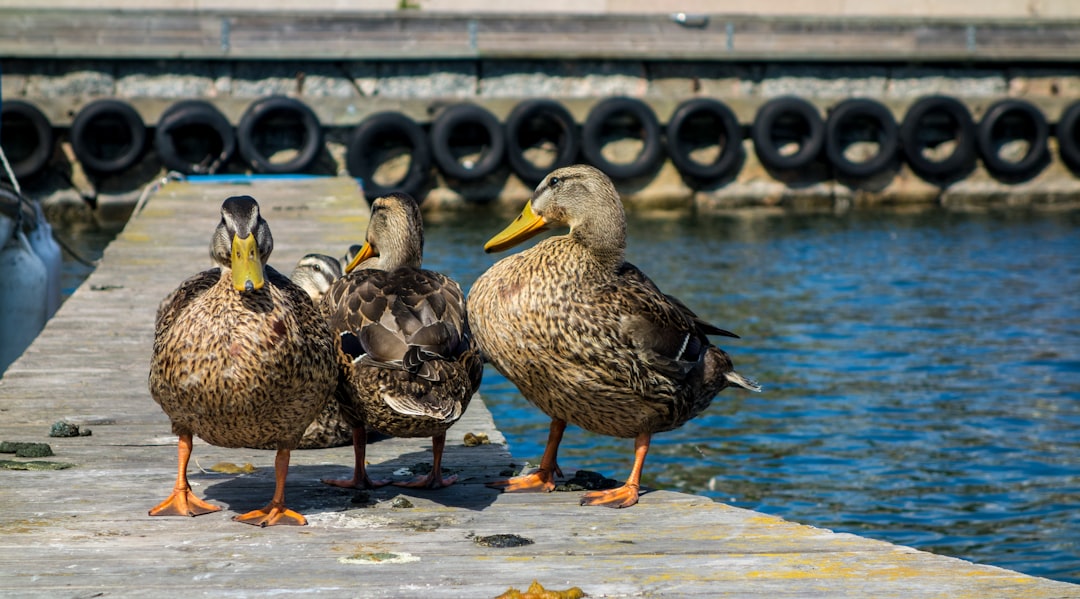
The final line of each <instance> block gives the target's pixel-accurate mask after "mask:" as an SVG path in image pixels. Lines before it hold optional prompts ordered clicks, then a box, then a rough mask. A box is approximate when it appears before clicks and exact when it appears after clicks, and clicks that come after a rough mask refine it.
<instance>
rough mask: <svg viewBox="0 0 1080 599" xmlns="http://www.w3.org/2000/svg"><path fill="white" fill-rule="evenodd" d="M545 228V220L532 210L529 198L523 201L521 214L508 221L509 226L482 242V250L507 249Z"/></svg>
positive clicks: (498, 250) (499, 250) (496, 250)
mask: <svg viewBox="0 0 1080 599" xmlns="http://www.w3.org/2000/svg"><path fill="white" fill-rule="evenodd" d="M545 229H547V221H545V220H544V217H542V216H540V215H538V214H536V213H535V212H533V209H532V200H529V201H528V202H525V207H524V208H522V209H521V214H519V215H518V217H517V218H515V219H514V222H512V223H510V226H508V227H506V228H505V229H503V230H502V232H501V233H499V234H498V235H496V236H495V237H492V238H491V239H490V240H489V241H488V242H487V243H485V244H484V251H485V252H487V253H489V254H490V253H491V252H501V251H503V250H508V249H510V248H512V247H514V246H515V245H517V244H519V243H521V242H523V241H525V240H527V239H529V238H530V237H532V236H533V235H536V234H537V233H539V232H541V231H543V230H545Z"/></svg>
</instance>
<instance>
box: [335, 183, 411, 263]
mask: <svg viewBox="0 0 1080 599" xmlns="http://www.w3.org/2000/svg"><path fill="white" fill-rule="evenodd" d="M423 257H424V223H423V221H422V220H421V218H420V206H418V205H417V204H416V200H414V199H413V198H412V196H410V195H409V194H407V193H404V192H400V191H395V192H392V193H389V194H387V195H384V196H382V197H379V198H376V199H375V201H374V202H372V203H371V220H369V221H368V228H367V238H366V239H365V241H364V246H363V247H361V248H360V251H358V252H357V253H356V255H355V256H353V259H352V260H350V261H349V263H348V264H347V265H345V272H346V273H350V272H352V271H353V270H354V269H355V268H356V267H357V266H359V265H360V263H361V262H364V261H365V260H368V259H370V258H377V261H376V262H375V263H374V265H373V266H372V268H377V269H379V270H394V269H395V268H400V267H402V266H411V267H413V268H420V263H421V261H422V260H423Z"/></svg>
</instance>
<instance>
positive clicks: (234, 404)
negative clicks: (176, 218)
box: [150, 196, 338, 526]
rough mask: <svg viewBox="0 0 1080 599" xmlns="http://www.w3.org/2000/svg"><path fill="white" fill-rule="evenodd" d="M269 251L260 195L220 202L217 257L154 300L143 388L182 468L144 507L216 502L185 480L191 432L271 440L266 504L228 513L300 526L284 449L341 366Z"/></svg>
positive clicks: (207, 437)
mask: <svg viewBox="0 0 1080 599" xmlns="http://www.w3.org/2000/svg"><path fill="white" fill-rule="evenodd" d="M273 249H274V241H273V238H272V237H271V235H270V228H269V226H267V224H266V221H265V220H263V218H262V217H261V216H260V215H259V205H258V203H257V202H256V201H255V200H254V199H252V198H250V197H247V196H238V197H231V198H229V199H227V200H225V202H224V203H223V204H222V205H221V222H220V224H218V226H217V229H216V230H215V231H214V235H213V237H212V239H211V241H210V256H211V258H212V259H213V261H214V262H215V263H217V265H218V267H217V268H213V269H211V270H207V271H205V272H202V273H199V274H197V275H195V276H193V277H191V278H190V279H188V280H186V281H184V282H183V283H182V284H181V285H180V287H178V288H177V289H176V290H175V291H173V292H172V294H170V295H169V296H168V297H166V298H165V299H164V300H163V301H162V303H161V306H160V307H159V308H158V312H157V321H156V326H155V331H154V353H153V357H152V359H151V363H150V393H151V395H152V396H153V398H154V401H156V402H157V403H158V404H160V405H161V408H162V410H164V411H165V413H166V414H168V416H169V418H170V420H172V430H173V432H174V433H176V435H177V436H178V437H179V444H178V449H177V453H178V456H179V472H178V474H177V478H176V486H175V488H174V489H173V492H172V494H171V495H170V496H169V497H168V499H166V500H165V501H164V502H162V503H161V504H159V505H158V506H157V507H155V508H154V509H152V510H150V515H151V516H197V515H200V514H206V513H210V512H216V511H218V510H220V509H221V508H220V507H218V506H215V505H212V504H210V503H207V502H205V501H203V500H201V499H199V498H198V497H196V496H195V494H194V493H193V492H192V490H191V486H190V485H189V484H188V479H187V465H188V460H189V458H190V457H191V446H192V436H193V435H198V436H199V437H200V438H201V439H203V440H204V441H206V442H207V443H210V444H212V445H218V446H220V447H250V448H255V449H276V450H277V457H276V458H275V460H274V474H275V483H276V487H275V489H274V496H273V498H272V499H271V500H270V503H269V504H268V505H267V506H266V507H265V508H263V509H258V510H254V511H251V512H248V513H246V514H243V515H239V516H236V517H234V518H233V519H234V520H237V521H239V522H245V523H247V524H254V525H258V526H271V525H275V524H296V525H303V524H306V520H305V519H304V517H303V516H302V515H300V514H298V513H296V512H294V511H292V510H290V509H288V508H287V507H286V506H285V478H286V475H287V474H288V470H289V457H290V452H291V450H293V449H295V448H296V447H297V445H298V443H299V442H300V439H301V437H302V436H303V434H304V430H305V429H306V428H307V427H308V425H309V424H310V423H311V422H312V420H313V419H314V418H315V416H316V415H317V414H319V412H320V410H322V409H323V407H324V406H325V405H326V404H327V402H328V401H330V398H331V395H332V393H333V391H334V387H335V385H336V384H337V378H338V371H337V366H336V364H337V363H336V360H335V354H334V341H333V338H332V336H331V335H330V331H329V329H328V328H327V326H326V322H325V321H324V320H323V319H322V317H321V316H320V315H319V312H318V311H317V309H316V308H315V306H314V305H313V304H312V303H311V300H310V298H309V297H308V296H307V294H306V293H305V292H304V290H303V289H301V288H300V287H298V286H297V285H295V284H294V283H293V282H292V281H290V280H289V279H288V278H287V277H285V276H284V275H282V274H280V273H278V272H277V271H276V270H274V269H273V268H271V267H269V266H267V265H266V261H267V259H268V258H269V257H270V253H271V251H273Z"/></svg>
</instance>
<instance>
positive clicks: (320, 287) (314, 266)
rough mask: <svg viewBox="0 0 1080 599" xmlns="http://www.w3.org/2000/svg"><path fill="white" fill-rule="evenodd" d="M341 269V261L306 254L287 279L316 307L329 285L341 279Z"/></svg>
mask: <svg viewBox="0 0 1080 599" xmlns="http://www.w3.org/2000/svg"><path fill="white" fill-rule="evenodd" d="M341 269H342V266H341V261H339V260H338V259H337V258H334V257H333V256H327V255H326V254H307V255H305V256H304V257H302V258H300V260H298V261H297V262H296V267H294V268H293V271H292V274H291V275H289V278H290V279H292V282H293V283H296V284H297V285H299V286H300V288H301V289H303V290H304V291H306V292H307V294H308V296H309V297H311V301H312V303H314V304H315V305H316V306H318V305H319V303H320V302H322V298H323V296H324V295H326V291H327V290H328V289H330V285H332V284H333V283H334V281H336V280H338V279H340V278H341V274H342V270H341Z"/></svg>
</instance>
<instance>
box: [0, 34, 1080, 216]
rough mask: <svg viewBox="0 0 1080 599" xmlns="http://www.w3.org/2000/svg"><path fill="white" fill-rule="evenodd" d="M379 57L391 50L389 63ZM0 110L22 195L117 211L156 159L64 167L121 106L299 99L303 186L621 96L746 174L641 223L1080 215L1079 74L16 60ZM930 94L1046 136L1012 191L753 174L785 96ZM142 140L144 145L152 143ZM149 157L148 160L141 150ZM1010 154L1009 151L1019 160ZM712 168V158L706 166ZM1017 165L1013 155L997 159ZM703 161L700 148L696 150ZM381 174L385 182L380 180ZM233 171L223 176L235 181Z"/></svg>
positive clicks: (651, 196) (232, 113)
mask: <svg viewBox="0 0 1080 599" xmlns="http://www.w3.org/2000/svg"><path fill="white" fill-rule="evenodd" d="M386 53H387V54H392V53H393V52H392V49H387V50H386ZM0 81H2V85H3V99H4V100H12V99H18V100H23V101H26V102H29V103H32V104H34V105H35V106H37V107H38V108H40V109H41V110H42V112H43V113H44V114H45V115H46V117H47V118H48V119H49V122H50V123H51V125H52V127H53V128H54V129H55V131H56V133H57V134H58V144H57V149H56V152H55V154H54V156H52V158H51V159H50V165H49V169H48V173H47V174H45V175H43V176H39V177H35V178H34V179H33V180H31V181H27V182H24V185H26V186H27V188H28V191H29V192H30V193H31V194H33V195H42V196H54V195H57V194H60V195H63V194H70V193H78V194H81V195H82V196H95V197H102V198H113V199H119V201H120V202H121V203H123V202H125V201H130V200H131V198H133V197H137V195H138V193H139V191H140V190H141V189H142V188H143V187H144V186H145V185H146V184H148V183H150V182H152V181H154V180H156V179H157V178H159V177H160V176H161V175H162V174H163V169H162V166H161V162H160V160H159V159H158V158H157V157H156V156H155V151H154V149H153V147H149V148H148V149H149V151H148V152H147V153H146V154H145V156H144V157H143V158H142V160H140V161H139V164H138V165H137V166H136V167H133V168H131V169H129V170H128V171H125V172H123V173H120V174H114V175H110V176H107V177H102V176H98V175H94V174H93V173H89V174H88V173H86V172H84V169H82V168H81V166H80V165H79V164H78V161H77V160H76V159H75V158H74V156H73V153H72V152H71V148H70V143H69V141H70V140H68V139H66V137H65V136H66V135H67V134H68V133H69V132H70V127H71V124H72V120H73V119H74V117H75V116H76V115H77V114H78V112H79V110H80V109H81V108H82V107H83V106H85V105H86V104H87V103H89V102H90V101H92V100H94V99H98V98H118V99H121V100H124V101H125V102H127V103H129V104H131V105H132V106H133V107H134V108H135V110H136V111H137V112H138V113H139V115H140V116H141V118H142V120H143V121H144V122H145V123H146V125H147V126H148V127H153V126H154V125H155V124H156V123H157V121H158V119H159V118H160V117H161V115H162V113H163V112H164V111H165V110H166V109H167V108H168V107H169V106H171V105H173V104H174V103H176V102H177V101H179V100H182V99H188V98H201V99H206V100H208V101H210V102H212V103H213V104H214V105H215V106H217V107H218V108H219V109H220V110H221V112H222V113H223V114H224V115H225V116H226V118H228V120H229V121H230V122H231V123H232V124H233V125H236V124H238V122H239V121H240V119H241V117H242V115H243V113H244V111H245V110H246V109H247V108H248V106H249V105H251V103H252V102H254V101H256V100H258V99H260V98H264V97H267V96H270V95H285V96H290V97H294V98H297V99H299V100H301V101H303V102H304V103H305V104H307V105H308V106H310V107H311V108H312V110H313V111H314V112H315V114H316V115H317V117H318V119H319V122H320V123H321V125H322V127H323V129H324V132H325V136H326V144H325V146H326V149H325V151H324V152H321V153H320V156H319V158H318V160H317V161H316V162H315V163H314V164H313V165H312V166H310V167H309V168H307V169H306V171H305V172H309V173H315V174H332V175H347V174H348V169H347V166H346V156H345V153H346V151H345V145H346V143H347V140H348V137H349V135H350V133H351V132H352V130H353V129H354V128H355V127H356V126H357V125H358V124H359V123H362V122H363V121H364V120H365V119H366V118H367V117H369V116H370V115H372V114H374V113H376V112H380V111H396V112H400V113H402V114H404V115H406V116H408V117H409V118H410V119H413V120H415V121H416V122H417V123H419V124H420V125H421V126H422V127H424V128H425V129H427V128H430V126H431V123H432V120H433V119H434V118H435V117H436V115H437V114H438V113H439V112H440V110H441V109H442V108H444V107H446V106H448V105H452V104H457V103H464V102H467V103H475V104H479V105H481V106H483V107H485V108H487V109H488V110H490V111H491V113H492V114H494V115H495V116H496V117H497V118H498V119H499V121H500V122H505V119H506V117H507V115H508V114H509V113H510V112H511V110H512V109H513V108H514V106H516V105H517V104H518V103H519V102H521V101H523V100H526V99H530V98H552V99H556V100H558V101H559V102H561V103H562V104H563V105H565V106H566V108H567V109H568V110H569V111H570V113H571V114H572V115H573V117H574V120H575V121H576V122H577V124H578V125H579V126H580V125H581V124H583V123H584V122H585V120H586V119H587V117H588V115H589V113H590V111H591V110H592V108H593V107H594V106H595V105H596V104H597V103H598V102H600V101H602V100H604V99H606V98H611V97H616V96H626V97H632V98H637V99H641V100H643V101H644V102H645V103H647V104H648V105H649V106H650V107H651V108H652V110H653V112H655V114H656V117H657V119H658V120H659V123H660V124H661V125H663V124H665V123H667V122H668V121H669V119H670V118H671V116H672V113H673V112H674V111H675V109H676V107H677V106H678V105H679V104H680V103H681V102H683V101H686V100H688V99H690V98H696V97H708V98H714V99H717V100H720V101H722V102H723V103H725V104H726V105H727V106H729V107H730V108H731V110H732V111H733V112H734V114H735V115H736V117H737V119H738V121H739V123H740V124H741V126H742V127H743V134H744V135H745V138H744V139H742V141H741V143H742V145H743V152H742V154H743V158H742V161H741V164H740V165H739V167H738V169H737V170H736V171H734V172H733V173H732V174H731V175H730V176H726V177H723V178H721V179H719V180H716V181H708V182H704V183H702V182H701V181H693V180H688V179H687V178H686V177H685V176H682V175H681V174H680V172H679V170H678V169H676V168H675V165H673V164H672V162H671V161H669V160H665V161H664V162H663V163H662V164H661V165H660V166H658V167H657V168H656V169H654V170H653V171H652V172H651V173H650V174H649V175H648V176H643V177H635V178H632V179H630V180H625V181H620V182H619V185H620V188H621V189H622V191H623V193H624V197H625V199H626V201H627V203H628V205H630V206H632V207H642V208H649V209H695V210H700V211H710V212H715V211H727V210H746V209H757V210H766V211H775V210H781V211H782V210H815V211H836V210H846V209H850V208H852V207H858V206H863V205H875V206H881V205H914V206H919V205H937V204H943V205H947V206H958V207H964V208H969V207H978V206H987V205H990V206H999V205H1010V206H1017V205H1023V206H1032V207H1035V208H1046V209H1056V208H1060V207H1063V206H1065V207H1072V206H1075V205H1076V203H1077V202H1078V201H1080V177H1078V176H1077V174H1076V173H1074V172H1073V171H1071V170H1070V169H1069V168H1067V167H1066V165H1065V164H1063V163H1062V161H1061V160H1060V159H1059V153H1058V147H1057V140H1056V138H1055V137H1054V135H1053V133H1055V125H1056V123H1057V121H1058V120H1059V118H1060V116H1061V114H1062V113H1063V111H1064V110H1065V109H1066V108H1067V107H1069V106H1070V105H1071V104H1072V103H1073V102H1075V101H1077V100H1080V68H1078V67H1077V66H1076V64H1074V63H1069V62H1039V61H1034V62H1025V63H1022V64H1013V63H1010V62H1008V61H1001V60H994V61H990V60H986V61H974V62H972V61H968V62H965V61H960V60H954V61H948V60H941V59H938V60H934V61H930V62H927V63H922V64H920V63H917V62H915V61H913V60H911V59H910V58H895V59H892V60H887V59H881V60H875V61H867V60H865V57H860V56H853V57H852V59H851V61H849V62H844V61H841V60H838V59H837V58H836V57H832V58H830V59H829V60H821V61H815V60H813V58H812V57H804V59H803V60H798V61H797V60H794V59H792V58H791V57H790V56H789V57H788V59H787V60H769V61H765V60H730V59H724V60H716V61H709V60H702V59H700V58H697V59H694V60H677V59H672V58H670V57H668V58H661V59H657V60H648V59H642V58H626V59H618V58H596V57H593V58H590V57H584V58H582V59H579V60H570V59H565V58H558V59H544V58H528V59H515V58H509V57H499V58H483V57H475V58H453V59H438V58H435V57H432V58H425V59H415V58H412V59H408V60H394V59H390V58H382V59H370V60H348V59H342V60H331V59H320V60H314V59H307V60H288V59H285V60H281V59H278V60H268V59H266V58H259V59H224V60H218V59H214V60H210V59H183V58H179V59H168V60H166V59H148V58H140V57H137V56H133V57H131V58H124V59H121V58H98V59H93V58H90V59H79V58H75V57H71V56H61V57H49V56H37V57H35V56H22V57H18V58H12V59H6V60H5V61H4V62H3V71H2V79H0ZM933 94H941V95H947V96H952V97H955V98H957V99H959V100H961V101H962V102H963V103H964V104H965V105H966V106H967V107H968V109H969V110H970V112H971V114H972V117H973V118H974V120H975V122H976V123H977V122H978V121H979V120H980V119H981V118H982V116H983V114H984V112H985V111H986V110H987V108H988V107H989V106H991V105H992V104H993V103H994V102H996V101H998V100H1001V99H1004V98H1020V99H1024V100H1026V101H1028V102H1030V103H1031V104H1032V105H1034V106H1035V107H1036V108H1037V109H1038V110H1039V111H1040V112H1041V113H1042V114H1043V115H1044V116H1045V119H1046V120H1047V121H1048V123H1049V125H1050V132H1051V135H1050V136H1049V139H1048V140H1047V144H1048V149H1049V154H1048V156H1049V158H1048V160H1047V161H1046V162H1045V164H1043V165H1041V166H1040V168H1038V169H1037V170H1036V171H1033V172H1032V173H1030V174H1029V175H1027V176H1024V177H1020V178H1015V177H1013V178H1008V179H1005V180H1003V178H1002V177H999V176H995V175H993V174H991V173H990V172H988V171H987V170H986V169H985V168H984V166H983V163H982V161H979V162H978V163H976V164H975V165H974V167H973V168H972V169H971V170H970V172H968V173H966V175H965V176H963V177H962V178H957V179H955V180H949V181H927V180H925V179H924V178H923V177H920V176H918V175H917V174H915V173H914V172H912V171H911V169H910V168H909V167H908V166H907V164H906V162H905V161H904V160H903V159H902V157H901V159H900V160H898V161H897V162H896V164H895V165H894V167H893V168H890V169H887V170H885V171H883V172H881V173H879V174H876V175H875V176H873V177H868V178H864V179H860V180H856V181H853V180H845V178H844V177H842V176H838V175H837V173H836V172H835V171H834V170H833V169H832V168H831V166H830V165H829V164H828V162H827V161H826V160H825V159H824V156H822V157H821V158H819V159H817V160H815V161H814V162H813V163H812V164H811V165H809V166H808V167H807V168H804V169H800V170H799V171H798V172H787V173H777V172H775V171H774V170H773V169H767V168H765V167H764V166H763V165H762V164H761V162H760V161H759V159H758V157H757V154H756V153H755V149H754V145H753V142H752V141H751V139H750V136H749V129H750V127H751V125H752V124H753V122H754V119H755V116H756V114H757V112H758V111H759V110H760V108H761V107H762V105H763V104H765V103H766V102H768V101H769V100H771V99H774V98H777V97H782V96H797V97H799V98H803V99H805V100H807V101H809V102H810V103H811V104H813V105H814V106H815V107H817V109H818V111H819V112H820V115H821V116H822V118H827V116H828V114H829V112H830V110H832V109H833V108H834V107H835V106H836V105H837V104H839V103H840V102H841V101H843V100H846V99H849V98H871V99H874V100H877V101H878V102H880V103H882V104H883V105H884V106H886V107H887V108H888V109H889V111H891V113H892V114H893V116H894V118H895V120H896V121H897V122H900V121H902V120H903V118H904V116H905V114H906V112H907V111H908V109H909V108H910V107H911V105H912V104H913V103H914V102H915V101H916V100H917V99H919V98H921V97H924V96H927V95H933ZM151 138H152V136H151ZM636 143H637V141H636V140H628V142H627V143H622V144H620V143H619V140H615V141H614V143H611V144H608V145H607V146H606V147H605V149H604V151H605V153H606V154H607V155H610V157H611V159H612V160H616V161H618V160H619V159H620V158H621V157H623V156H626V155H630V156H632V155H633V152H634V151H635V148H636V147H637V146H636V145H635V144H636ZM151 145H152V144H151ZM1021 145H1022V144H1021ZM712 151H713V152H715V150H712ZM1009 151H1013V152H1014V153H1015V152H1020V153H1021V154H1022V153H1023V151H1024V150H1023V148H1021V149H1020V150H1015V149H1013V150H1010V149H1009V148H1006V149H1005V153H1006V154H1007V153H1008V152H1009ZM702 152H703V153H704V154H703V155H704V156H706V158H705V159H706V160H708V158H707V156H708V155H709V152H710V150H709V148H707V147H706V148H704V149H703V150H702ZM389 168H390V169H391V170H392V169H393V166H392V165H391V166H390V167H389ZM246 170H250V167H249V166H248V165H245V164H242V163H240V162H239V161H236V160H234V161H232V162H231V163H230V164H228V165H226V167H225V172H244V171H246ZM531 186H532V185H531V183H530V184H527V183H524V182H522V181H520V180H519V179H518V178H517V177H516V176H515V175H514V174H513V172H512V171H511V169H510V168H509V166H508V165H507V164H506V163H505V161H504V162H503V164H502V165H501V166H500V167H499V169H498V170H497V171H496V172H495V173H494V174H492V175H490V176H487V177H484V178H482V179H481V180H479V181H472V182H462V181H455V180H451V179H448V178H447V177H445V176H444V175H443V174H442V173H441V172H440V171H439V169H438V168H432V169H431V172H430V177H429V179H428V181H427V183H426V184H425V185H424V187H423V190H422V192H421V193H420V194H419V195H422V196H423V197H424V198H425V205H427V206H429V207H434V206H439V207H451V206H459V205H470V204H477V203H489V202H491V201H493V200H494V201H498V202H507V203H519V202H521V201H523V199H524V198H525V197H526V196H527V194H528V192H529V189H530V188H531Z"/></svg>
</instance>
